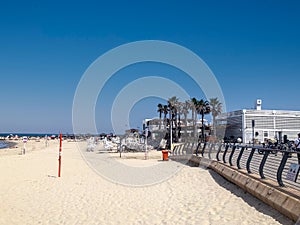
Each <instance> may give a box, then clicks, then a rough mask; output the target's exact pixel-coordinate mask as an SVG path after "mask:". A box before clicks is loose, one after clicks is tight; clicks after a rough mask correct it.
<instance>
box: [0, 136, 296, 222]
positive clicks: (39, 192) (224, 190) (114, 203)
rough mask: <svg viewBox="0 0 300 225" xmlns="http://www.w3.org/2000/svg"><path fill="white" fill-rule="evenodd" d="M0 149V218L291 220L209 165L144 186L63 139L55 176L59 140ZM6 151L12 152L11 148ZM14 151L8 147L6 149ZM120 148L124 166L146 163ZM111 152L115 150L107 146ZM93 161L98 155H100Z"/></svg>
mask: <svg viewBox="0 0 300 225" xmlns="http://www.w3.org/2000/svg"><path fill="white" fill-rule="evenodd" d="M21 146H22V144H21V143H20V144H19V147H18V148H16V149H5V150H4V149H1V150H0V152H1V153H0V177H1V180H0V197H1V204H0V224H3V225H7V224H49V225H50V224H51V225H53V224H293V222H292V221H291V220H289V219H287V218H286V217H284V216H283V215H281V214H280V213H279V212H277V211H276V210H274V209H272V208H271V207H269V206H267V205H265V204H264V203H262V202H260V201H258V200H257V199H256V198H254V197H252V196H251V195H249V194H247V193H245V192H244V191H243V190H241V189H240V188H238V187H237V186H235V185H233V184H231V183H229V182H228V181H226V180H225V179H223V178H222V177H220V176H219V175H218V174H216V173H214V172H213V171H211V170H207V169H203V168H199V167H189V166H186V165H181V166H182V169H181V170H180V171H179V172H178V173H176V174H175V175H174V176H173V177H171V178H170V179H167V180H165V181H164V182H160V183H158V184H154V185H149V186H145V187H131V186H125V185H120V184H116V183H113V182H110V181H108V180H107V179H104V178H103V177H101V176H99V174H98V173H96V172H95V170H93V169H92V168H90V166H89V165H88V164H87V163H86V161H85V160H84V159H83V158H82V154H81V153H80V151H79V150H78V146H77V143H75V142H67V141H64V142H63V154H62V173H61V177H60V178H59V177H57V174H58V172H57V170H58V141H49V146H48V147H46V146H45V142H43V141H41V142H35V141H29V142H28V143H27V146H26V147H27V151H26V154H25V155H20V154H18V152H20V150H21ZM10 151H11V152H10ZM12 151H14V152H12ZM149 154H150V159H149V160H144V159H143V156H142V155H138V154H136V153H126V154H124V155H123V158H122V159H117V160H119V161H123V162H124V163H125V164H126V165H133V166H135V167H139V166H140V167H142V166H153V165H154V164H156V163H175V162H170V161H167V162H162V161H161V159H160V156H159V155H160V154H161V153H160V152H152V153H151V152H150V153H149ZM110 156H111V157H115V158H117V156H118V154H117V153H110ZM99 163H100V162H99Z"/></svg>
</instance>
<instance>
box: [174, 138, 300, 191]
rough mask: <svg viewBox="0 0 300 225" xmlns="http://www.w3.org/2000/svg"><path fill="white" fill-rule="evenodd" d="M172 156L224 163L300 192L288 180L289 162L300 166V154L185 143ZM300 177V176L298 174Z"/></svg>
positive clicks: (176, 148)
mask: <svg viewBox="0 0 300 225" xmlns="http://www.w3.org/2000/svg"><path fill="white" fill-rule="evenodd" d="M172 154H173V155H188V154H190V155H192V154H195V155H199V154H201V156H202V157H204V158H209V159H213V160H217V161H219V162H221V163H224V164H227V165H229V166H231V167H235V168H237V169H238V170H242V169H245V170H246V172H247V173H249V174H250V173H256V174H258V175H259V176H260V178H261V179H271V180H275V181H277V183H278V185H279V186H291V187H294V188H296V189H298V190H300V184H299V183H297V182H296V181H291V180H289V179H287V178H286V175H287V173H288V170H289V164H288V163H295V164H300V152H297V151H295V150H292V149H288V150H282V149H274V148H266V147H262V146H247V145H236V144H219V143H208V142H207V143H202V144H200V143H185V144H181V145H177V146H175V147H174V149H173V151H172ZM296 176H298V174H296Z"/></svg>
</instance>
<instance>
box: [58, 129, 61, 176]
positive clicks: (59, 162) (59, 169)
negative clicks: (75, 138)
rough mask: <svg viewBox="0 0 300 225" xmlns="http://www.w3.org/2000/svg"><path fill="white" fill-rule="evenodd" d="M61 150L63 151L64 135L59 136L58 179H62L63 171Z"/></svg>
mask: <svg viewBox="0 0 300 225" xmlns="http://www.w3.org/2000/svg"><path fill="white" fill-rule="evenodd" d="M61 150H62V134H61V133H60V134H59V156H58V177H60V171H61Z"/></svg>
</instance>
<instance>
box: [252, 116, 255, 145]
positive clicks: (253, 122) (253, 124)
mask: <svg viewBox="0 0 300 225" xmlns="http://www.w3.org/2000/svg"><path fill="white" fill-rule="evenodd" d="M254 127H255V120H252V144H253V146H254Z"/></svg>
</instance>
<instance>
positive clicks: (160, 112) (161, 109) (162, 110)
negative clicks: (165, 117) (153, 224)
mask: <svg viewBox="0 0 300 225" xmlns="http://www.w3.org/2000/svg"><path fill="white" fill-rule="evenodd" d="M157 108H158V109H157V112H158V113H159V130H160V129H161V114H162V113H163V112H164V108H163V105H162V104H160V103H159V104H158V105H157Z"/></svg>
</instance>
